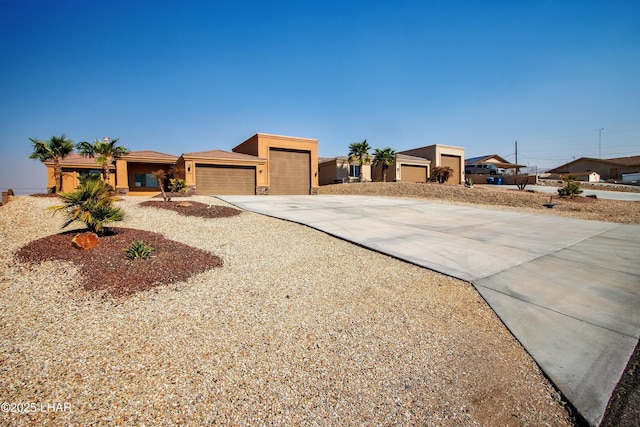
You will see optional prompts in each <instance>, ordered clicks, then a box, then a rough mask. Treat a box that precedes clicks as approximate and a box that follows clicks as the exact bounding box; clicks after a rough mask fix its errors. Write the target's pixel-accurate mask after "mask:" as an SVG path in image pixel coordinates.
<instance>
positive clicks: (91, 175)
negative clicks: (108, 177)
mask: <svg viewBox="0 0 640 427" xmlns="http://www.w3.org/2000/svg"><path fill="white" fill-rule="evenodd" d="M101 176H102V171H101V170H97V169H90V170H83V171H79V172H78V182H79V183H80V184H84V183H86V182H87V181H89V180H94V179H100V177H101Z"/></svg>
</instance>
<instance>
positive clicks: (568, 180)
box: [558, 175, 582, 197]
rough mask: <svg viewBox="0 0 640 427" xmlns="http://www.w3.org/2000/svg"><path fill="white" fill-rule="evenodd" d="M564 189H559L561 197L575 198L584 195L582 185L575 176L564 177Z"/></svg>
mask: <svg viewBox="0 0 640 427" xmlns="http://www.w3.org/2000/svg"><path fill="white" fill-rule="evenodd" d="M562 183H563V186H562V188H558V194H559V195H560V197H573V196H577V195H580V194H582V190H581V189H580V183H579V182H578V181H577V180H576V177H575V176H573V175H565V176H563V177H562Z"/></svg>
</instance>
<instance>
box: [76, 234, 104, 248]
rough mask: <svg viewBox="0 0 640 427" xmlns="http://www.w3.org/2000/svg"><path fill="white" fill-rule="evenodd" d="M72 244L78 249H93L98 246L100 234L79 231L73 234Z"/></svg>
mask: <svg viewBox="0 0 640 427" xmlns="http://www.w3.org/2000/svg"><path fill="white" fill-rule="evenodd" d="M71 244H72V245H73V247H74V248H78V249H85V250H86V249H91V248H95V247H96V246H98V235H97V234H95V233H90V232H85V233H78V234H76V235H75V236H73V240H71Z"/></svg>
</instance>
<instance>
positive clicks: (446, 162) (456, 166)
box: [440, 154, 460, 184]
mask: <svg viewBox="0 0 640 427" xmlns="http://www.w3.org/2000/svg"><path fill="white" fill-rule="evenodd" d="M440 164H441V165H442V166H449V167H450V168H451V169H452V170H453V173H452V174H451V176H450V177H449V179H448V180H447V182H446V183H445V184H460V156H449V155H446V154H443V155H442V156H441V157H440Z"/></svg>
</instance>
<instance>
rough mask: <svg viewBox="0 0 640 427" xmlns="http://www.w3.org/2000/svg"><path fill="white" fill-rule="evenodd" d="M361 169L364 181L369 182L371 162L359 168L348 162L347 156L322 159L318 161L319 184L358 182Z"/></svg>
mask: <svg viewBox="0 0 640 427" xmlns="http://www.w3.org/2000/svg"><path fill="white" fill-rule="evenodd" d="M361 168H362V174H363V178H364V181H371V162H369V163H368V164H364V165H362V166H360V165H358V164H357V163H356V162H349V157H347V156H338V157H334V158H327V157H324V158H322V159H319V161H318V173H319V174H320V177H319V183H320V185H327V184H337V183H346V182H357V181H359V180H360V169H361Z"/></svg>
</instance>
